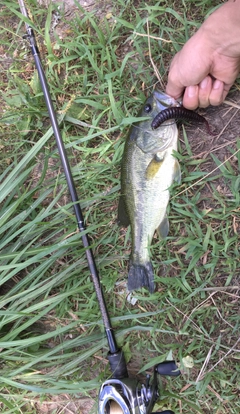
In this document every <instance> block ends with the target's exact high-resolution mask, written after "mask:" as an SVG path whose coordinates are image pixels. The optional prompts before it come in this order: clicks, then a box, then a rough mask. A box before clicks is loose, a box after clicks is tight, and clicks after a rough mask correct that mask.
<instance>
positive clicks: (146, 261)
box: [118, 91, 180, 292]
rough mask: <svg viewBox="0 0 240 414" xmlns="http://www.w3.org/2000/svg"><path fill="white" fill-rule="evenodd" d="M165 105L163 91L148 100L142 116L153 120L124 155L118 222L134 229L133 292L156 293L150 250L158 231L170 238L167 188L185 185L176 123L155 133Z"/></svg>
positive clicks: (136, 130)
mask: <svg viewBox="0 0 240 414" xmlns="http://www.w3.org/2000/svg"><path fill="white" fill-rule="evenodd" d="M166 100H167V104H172V101H170V103H169V100H172V98H170V97H168V95H165V94H163V93H162V92H158V91H155V92H154V93H153V95H152V96H151V97H150V98H148V100H147V101H146V103H145V105H144V107H143V110H142V111H141V113H140V114H139V115H140V116H146V115H149V120H147V121H142V122H140V123H138V124H137V125H134V126H133V127H132V128H131V130H130V133H129V136H128V139H127V140H126V143H125V148H124V153H123V159H122V169H121V186H122V190H121V193H122V195H121V198H120V202H119V212H118V218H119V221H120V223H122V224H123V225H125V226H126V225H128V224H130V226H131V236H132V251H131V257H130V264H129V274H128V289H129V290H135V289H138V288H140V287H142V286H145V287H147V288H148V289H149V290H150V292H153V291H154V273H153V267H152V264H151V262H150V255H149V246H150V244H151V241H152V238H153V235H154V232H155V230H156V229H157V230H158V233H159V235H160V237H162V238H164V237H166V236H167V234H168V220H167V217H166V209H167V205H168V202H169V197H170V194H169V190H168V189H169V187H170V186H171V185H172V183H173V181H174V179H175V180H177V181H180V168H179V164H178V161H177V160H176V159H175V158H174V157H173V155H172V152H173V150H175V151H176V150H177V138H178V132H177V126H176V123H175V122H171V123H169V122H168V123H165V125H164V124H163V125H162V126H161V128H158V130H155V131H152V129H151V122H152V119H153V118H154V117H155V116H156V114H157V113H159V111H160V110H163V109H164V108H166ZM163 104H164V105H163ZM150 109H151V110H150Z"/></svg>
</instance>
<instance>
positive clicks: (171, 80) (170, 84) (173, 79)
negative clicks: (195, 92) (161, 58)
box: [166, 53, 186, 99]
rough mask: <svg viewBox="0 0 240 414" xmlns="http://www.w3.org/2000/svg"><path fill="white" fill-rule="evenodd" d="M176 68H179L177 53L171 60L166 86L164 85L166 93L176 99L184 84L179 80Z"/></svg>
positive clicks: (179, 95) (182, 90) (181, 93)
mask: <svg viewBox="0 0 240 414" xmlns="http://www.w3.org/2000/svg"><path fill="white" fill-rule="evenodd" d="M178 68H179V65H178V53H177V54H176V55H175V56H174V58H173V60H172V63H171V66H170V70H169V74H168V81H167V86H166V93H167V94H168V95H170V96H172V97H173V98H175V99H178V98H180V97H181V96H182V95H183V92H184V89H185V86H186V85H183V84H182V83H181V82H180V77H179V69H178Z"/></svg>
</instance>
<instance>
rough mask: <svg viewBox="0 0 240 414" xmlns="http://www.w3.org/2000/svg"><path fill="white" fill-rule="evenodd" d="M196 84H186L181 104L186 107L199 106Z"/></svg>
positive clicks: (194, 107) (193, 107)
mask: <svg viewBox="0 0 240 414" xmlns="http://www.w3.org/2000/svg"><path fill="white" fill-rule="evenodd" d="M198 96H199V87H198V85H192V86H187V87H186V89H185V92H184V95H183V106H184V107H185V108H188V109H196V108H197V107H198V106H199V101H198Z"/></svg>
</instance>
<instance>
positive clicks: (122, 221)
mask: <svg viewBox="0 0 240 414" xmlns="http://www.w3.org/2000/svg"><path fill="white" fill-rule="evenodd" d="M117 222H118V224H119V225H121V226H123V227H128V226H129V225H130V220H129V216H128V213H127V209H126V204H125V201H124V196H123V195H120V198H119V203H118V217H117Z"/></svg>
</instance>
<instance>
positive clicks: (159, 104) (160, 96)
mask: <svg viewBox="0 0 240 414" xmlns="http://www.w3.org/2000/svg"><path fill="white" fill-rule="evenodd" d="M153 99H154V101H155V103H156V110H157V112H161V111H163V110H164V109H166V108H168V107H171V106H179V105H180V104H179V102H178V101H177V100H176V99H174V98H172V97H171V96H169V95H167V94H166V93H165V92H162V91H159V90H155V91H154V92H153ZM173 123H175V121H165V122H163V124H162V125H161V126H162V127H165V128H166V127H167V126H170V125H172V124H173ZM172 140H173V135H172V134H170V136H169V138H167V137H166V139H164V140H163V141H162V145H161V147H158V151H164V150H165V149H167V148H168V147H169V146H170V145H171V143H172Z"/></svg>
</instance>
